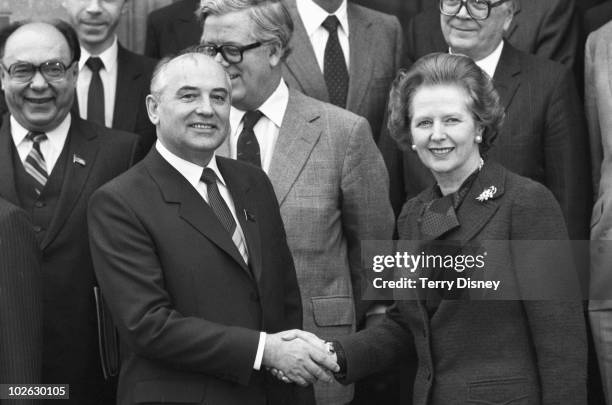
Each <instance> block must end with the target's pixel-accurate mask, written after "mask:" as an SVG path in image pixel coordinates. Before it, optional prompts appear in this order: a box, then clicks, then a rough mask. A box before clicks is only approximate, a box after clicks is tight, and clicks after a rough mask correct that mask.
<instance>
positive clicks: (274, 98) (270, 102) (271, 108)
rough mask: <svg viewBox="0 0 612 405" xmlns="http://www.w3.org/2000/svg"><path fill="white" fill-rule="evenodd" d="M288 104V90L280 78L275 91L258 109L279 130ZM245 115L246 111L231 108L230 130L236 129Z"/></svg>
mask: <svg viewBox="0 0 612 405" xmlns="http://www.w3.org/2000/svg"><path fill="white" fill-rule="evenodd" d="M288 103H289V88H288V87H287V84H286V83H285V81H284V80H283V79H282V78H281V80H280V82H279V83H278V86H277V87H276V90H274V92H273V93H272V94H270V97H268V99H267V100H266V101H264V102H263V104H262V105H261V106H260V107H259V108H258V110H259V111H261V113H262V114H263V115H265V116H266V118H268V119H269V120H270V121H272V123H273V124H274V125H276V126H277V127H278V128H280V126H281V124H282V123H283V118H284V117H285V111H287V104H288ZM244 114H246V111H242V110H239V109H237V108H235V107H232V108H231V111H230V125H231V127H232V130H233V129H234V128H238V125H240V121H242V117H243V116H244Z"/></svg>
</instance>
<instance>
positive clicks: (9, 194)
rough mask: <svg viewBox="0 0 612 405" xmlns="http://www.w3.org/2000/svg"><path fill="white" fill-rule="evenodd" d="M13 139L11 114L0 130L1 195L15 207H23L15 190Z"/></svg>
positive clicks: (4, 120)
mask: <svg viewBox="0 0 612 405" xmlns="http://www.w3.org/2000/svg"><path fill="white" fill-rule="evenodd" d="M12 142H13V137H12V136H11V124H10V114H8V113H7V114H5V115H4V118H3V119H2V127H1V128H0V173H1V174H2V181H0V195H1V196H2V197H3V198H4V199H6V200H8V201H10V202H11V203H13V204H15V205H21V204H20V202H19V196H18V195H17V189H16V188H15V170H14V168H13V155H12V153H11V151H12V150H13V149H12V148H13V146H12Z"/></svg>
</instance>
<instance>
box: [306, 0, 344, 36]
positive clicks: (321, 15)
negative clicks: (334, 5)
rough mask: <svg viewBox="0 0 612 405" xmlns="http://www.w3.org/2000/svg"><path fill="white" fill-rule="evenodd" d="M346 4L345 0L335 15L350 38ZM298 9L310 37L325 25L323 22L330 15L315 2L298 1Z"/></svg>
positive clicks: (308, 0) (310, 0) (311, 0)
mask: <svg viewBox="0 0 612 405" xmlns="http://www.w3.org/2000/svg"><path fill="white" fill-rule="evenodd" d="M346 2H347V0H343V1H342V4H340V7H338V10H336V12H335V13H333V15H335V16H336V17H337V18H338V21H340V26H341V27H342V30H343V31H344V33H345V34H346V36H347V37H348V36H349V25H348V14H347V11H346V7H347V6H346ZM297 9H298V13H299V15H300V18H301V19H302V22H303V23H304V28H306V33H307V34H308V36H309V37H311V36H312V34H313V33H314V32H315V31H316V30H317V29H318V28H319V27H320V26H321V24H323V21H325V19H326V18H327V17H328V16H329V15H330V14H329V13H328V12H327V11H325V10H324V9H322V8H321V6H319V5H318V4H316V3H315V2H314V1H313V0H297Z"/></svg>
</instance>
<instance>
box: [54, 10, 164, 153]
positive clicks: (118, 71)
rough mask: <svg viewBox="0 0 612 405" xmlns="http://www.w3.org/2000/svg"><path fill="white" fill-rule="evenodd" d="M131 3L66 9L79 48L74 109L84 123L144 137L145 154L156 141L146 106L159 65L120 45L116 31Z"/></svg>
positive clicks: (142, 139)
mask: <svg viewBox="0 0 612 405" xmlns="http://www.w3.org/2000/svg"><path fill="white" fill-rule="evenodd" d="M128 1H129V0H112V1H99V0H87V1H82V0H65V1H64V2H63V3H62V4H63V6H64V9H65V10H66V12H67V13H68V16H69V17H70V22H71V24H72V27H73V28H74V29H75V30H76V32H77V34H78V35H79V42H80V43H81V56H82V57H81V60H80V61H79V78H78V81H77V102H76V103H75V109H76V110H78V112H79V113H80V116H81V118H83V119H86V120H88V121H92V122H95V123H97V124H100V125H104V126H107V127H109V128H114V129H120V130H122V131H128V132H133V133H135V134H138V135H140V136H141V143H142V147H143V149H144V150H145V151H147V150H149V148H150V147H151V145H153V143H154V142H155V139H156V138H155V127H154V126H153V124H151V121H149V117H148V116H147V109H146V106H145V97H146V96H147V94H149V82H150V81H151V73H152V72H153V68H154V67H155V60H153V59H151V58H147V57H145V56H142V55H138V54H135V53H133V52H130V51H128V50H127V49H125V48H124V47H123V46H122V45H121V44H120V43H119V42H118V41H117V35H116V34H115V31H116V30H117V25H118V24H119V19H120V18H121V15H122V14H123V13H124V12H125V10H126V5H127V3H128Z"/></svg>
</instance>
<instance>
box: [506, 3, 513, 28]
mask: <svg viewBox="0 0 612 405" xmlns="http://www.w3.org/2000/svg"><path fill="white" fill-rule="evenodd" d="M506 13H507V14H506V19H505V20H504V32H508V30H509V29H510V24H512V19H513V18H514V2H513V1H510V2H509V3H508V6H507V7H506Z"/></svg>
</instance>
